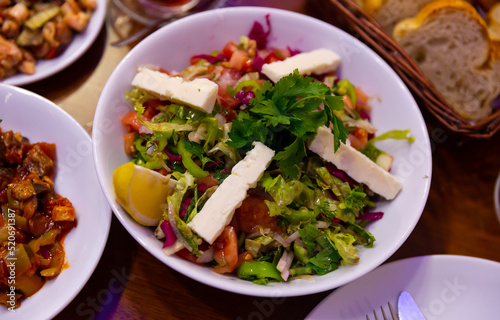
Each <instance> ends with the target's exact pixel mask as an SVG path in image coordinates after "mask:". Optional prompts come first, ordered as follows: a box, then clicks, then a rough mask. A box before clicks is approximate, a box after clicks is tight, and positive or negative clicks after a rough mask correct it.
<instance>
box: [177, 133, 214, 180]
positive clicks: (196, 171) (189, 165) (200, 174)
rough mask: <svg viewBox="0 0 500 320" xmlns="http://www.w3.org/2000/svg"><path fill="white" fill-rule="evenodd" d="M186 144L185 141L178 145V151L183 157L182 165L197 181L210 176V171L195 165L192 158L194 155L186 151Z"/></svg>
mask: <svg viewBox="0 0 500 320" xmlns="http://www.w3.org/2000/svg"><path fill="white" fill-rule="evenodd" d="M184 143H185V140H184V139H181V140H179V143H177V151H178V152H179V155H180V156H181V157H182V164H183V165H184V167H186V169H187V170H188V171H189V172H190V173H191V174H192V175H193V177H195V178H196V179H202V178H205V177H206V176H208V171H205V170H203V169H202V168H200V166H198V165H197V164H196V163H194V161H193V159H192V158H191V157H192V156H193V154H192V153H191V152H189V151H187V150H186V146H185V145H184Z"/></svg>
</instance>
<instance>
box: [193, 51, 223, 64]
mask: <svg viewBox="0 0 500 320" xmlns="http://www.w3.org/2000/svg"><path fill="white" fill-rule="evenodd" d="M191 59H204V60H207V61H208V63H211V64H216V63H217V62H221V61H224V60H227V57H226V56H225V55H223V54H222V53H221V54H218V55H217V56H212V55H209V54H198V55H196V56H192V57H191Z"/></svg>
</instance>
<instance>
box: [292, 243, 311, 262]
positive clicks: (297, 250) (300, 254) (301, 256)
mask: <svg viewBox="0 0 500 320" xmlns="http://www.w3.org/2000/svg"><path fill="white" fill-rule="evenodd" d="M293 253H294V254H295V258H297V259H298V260H299V261H300V262H302V263H304V264H307V262H308V261H309V258H307V249H306V248H304V247H302V246H301V245H300V244H298V243H297V242H294V243H293Z"/></svg>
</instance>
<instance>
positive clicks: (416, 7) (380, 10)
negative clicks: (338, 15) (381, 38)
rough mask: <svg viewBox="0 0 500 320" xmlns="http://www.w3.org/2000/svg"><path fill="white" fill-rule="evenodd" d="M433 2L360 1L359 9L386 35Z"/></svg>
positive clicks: (417, 0) (426, 0)
mask: <svg viewBox="0 0 500 320" xmlns="http://www.w3.org/2000/svg"><path fill="white" fill-rule="evenodd" d="M432 1H433V0H360V4H361V7H362V8H363V9H364V10H365V11H366V12H367V13H368V14H370V15H371V16H373V17H374V18H375V20H377V21H378V22H379V23H380V24H381V25H382V27H383V28H384V29H385V31H386V32H387V33H388V34H392V30H393V29H394V26H395V25H396V24H397V23H398V22H399V21H401V20H403V19H406V18H408V17H413V16H414V15H416V14H417V13H418V12H419V11H420V9H422V8H423V7H424V6H425V5H426V4H428V3H430V2H432Z"/></svg>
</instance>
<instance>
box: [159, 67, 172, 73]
mask: <svg viewBox="0 0 500 320" xmlns="http://www.w3.org/2000/svg"><path fill="white" fill-rule="evenodd" d="M158 71H159V72H161V73H164V74H168V75H170V72H168V71H167V70H165V69H163V68H160V69H158Z"/></svg>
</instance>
